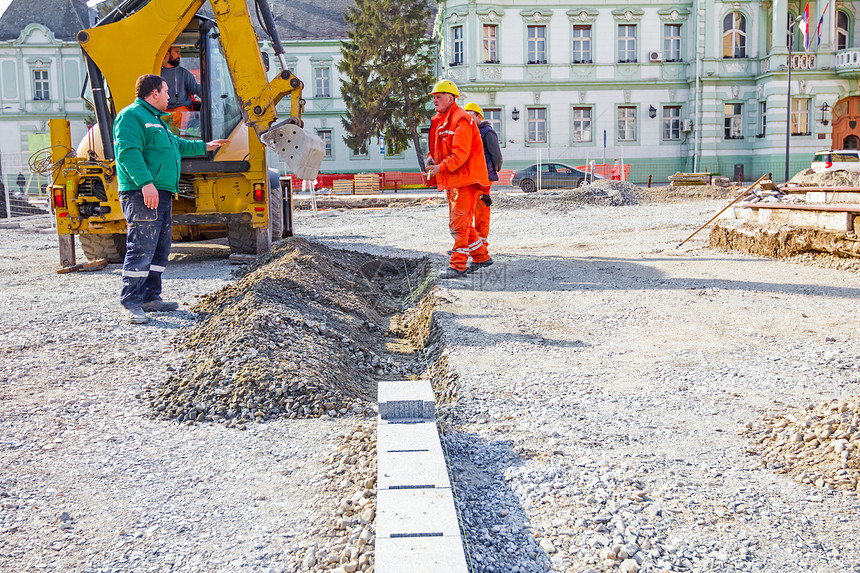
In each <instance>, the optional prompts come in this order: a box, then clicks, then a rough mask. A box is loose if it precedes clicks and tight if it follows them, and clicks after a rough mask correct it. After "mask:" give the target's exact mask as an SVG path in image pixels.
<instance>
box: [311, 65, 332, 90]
mask: <svg viewBox="0 0 860 573" xmlns="http://www.w3.org/2000/svg"><path fill="white" fill-rule="evenodd" d="M314 79H315V80H316V93H315V95H316V97H331V72H330V71H329V69H328V68H314Z"/></svg>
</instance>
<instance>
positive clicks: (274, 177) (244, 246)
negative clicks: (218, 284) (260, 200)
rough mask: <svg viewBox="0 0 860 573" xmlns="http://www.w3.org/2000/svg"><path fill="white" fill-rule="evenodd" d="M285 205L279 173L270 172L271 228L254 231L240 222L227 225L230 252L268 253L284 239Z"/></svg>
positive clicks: (246, 253) (244, 253)
mask: <svg viewBox="0 0 860 573" xmlns="http://www.w3.org/2000/svg"><path fill="white" fill-rule="evenodd" d="M283 204H284V201H283V199H282V197H281V185H280V182H279V181H278V172H277V171H276V170H270V171H269V228H268V229H254V228H252V227H251V226H250V225H248V224H247V223H242V222H239V221H231V222H229V223H227V241H228V242H229V243H230V252H231V253H237V254H243V255H259V254H261V253H265V252H267V251H268V250H269V249H270V248H271V247H272V243H274V242H275V241H278V240H280V239H282V238H283V234H284V214H283Z"/></svg>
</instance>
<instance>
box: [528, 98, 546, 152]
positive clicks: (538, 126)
mask: <svg viewBox="0 0 860 573" xmlns="http://www.w3.org/2000/svg"><path fill="white" fill-rule="evenodd" d="M528 116H529V120H528V121H529V135H528V143H546V108H545V107H530V108H528Z"/></svg>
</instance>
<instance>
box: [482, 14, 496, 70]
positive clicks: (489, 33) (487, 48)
mask: <svg viewBox="0 0 860 573" xmlns="http://www.w3.org/2000/svg"><path fill="white" fill-rule="evenodd" d="M498 32H499V27H498V26H496V25H494V24H484V63H485V64H498V63H499V50H498V44H497V43H496V38H497V37H498Z"/></svg>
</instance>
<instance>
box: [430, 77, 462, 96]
mask: <svg viewBox="0 0 860 573" xmlns="http://www.w3.org/2000/svg"><path fill="white" fill-rule="evenodd" d="M430 93H431V94H451V95H452V96H454V97H460V90H459V89H457V84H455V83H454V82H452V81H451V80H439V81H438V82H436V85H434V86H433V91H431V92H430Z"/></svg>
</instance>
